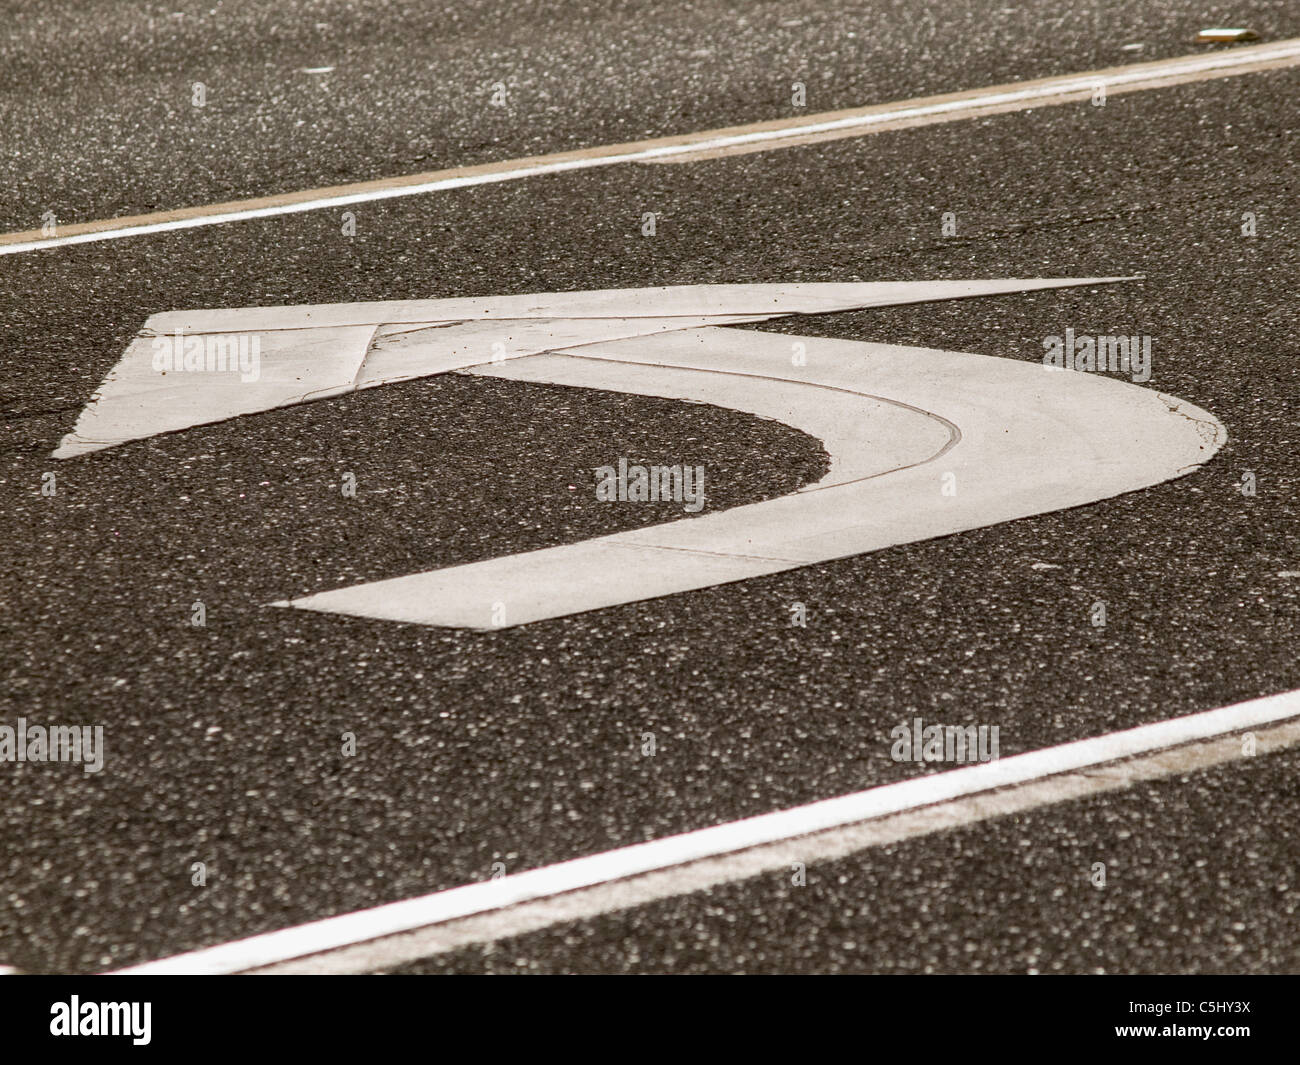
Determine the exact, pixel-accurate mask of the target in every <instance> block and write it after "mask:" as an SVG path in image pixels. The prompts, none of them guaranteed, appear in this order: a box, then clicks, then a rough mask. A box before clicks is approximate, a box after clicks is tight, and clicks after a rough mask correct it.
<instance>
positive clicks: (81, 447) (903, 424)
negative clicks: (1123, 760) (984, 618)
mask: <svg viewBox="0 0 1300 1065" xmlns="http://www.w3.org/2000/svg"><path fill="white" fill-rule="evenodd" d="M1110 280H1121V279H1119V278H1088V279H1052V280H997V281H976V282H914V283H887V284H877V283H871V284H855V285H739V286H692V287H687V288H680V289H642V290H625V291H610V292H591V293H558V294H549V295H535V296H522V297H500V298H495V299H480V300H474V299H471V300H431V301H416V302H411V303H377V304H350V305H337V306H323V307H298V308H254V309H249V310H224V311H197V312H174V313H172V314H167V315H156V316H154V317H153V318H151V319H150V320H149V322H148V324H147V326H146V330H145V332H143V333H142V334H141V336H140V337H139V338H137V340H136V341H135V342H134V343H133V344H132V346H131V347H130V348H129V349H128V351H127V353H126V355H125V356H124V357H123V359H122V361H121V362H120V363H119V364H118V366H117V367H115V368H114V370H113V372H112V373H111V374H110V375H109V379H108V380H107V381H106V382H105V384H104V386H103V388H102V389H101V391H100V393H99V395H98V396H97V397H96V399H95V401H94V402H92V404H91V405H90V406H89V407H88V408H87V409H86V411H85V412H83V414H82V416H81V418H80V419H79V421H78V423H77V427H76V431H75V432H74V433H72V434H70V435H69V436H68V437H66V438H65V439H64V442H63V444H62V445H61V447H60V448H59V450H58V451H57V452H55V454H56V455H58V456H60V457H66V456H69V455H74V454H81V453H83V452H85V451H90V450H96V449H99V448H104V447H111V446H113V445H114V444H118V443H122V442H125V441H126V440H130V439H137V438H141V437H145V436H151V435H154V434H156V433H159V432H168V431H173V430H176V429H180V428H184V427H186V426H188V425H196V424H200V423H203V422H210V421H217V420H221V419H224V418H229V417H233V416H235V415H238V414H244V413H252V412H255V411H260V410H267V409H271V408H273V407H278V406H284V405H288V404H291V403H298V402H304V401H306V400H308V399H313V398H319V397H323V396H327V395H337V394H340V393H342V392H347V391H351V390H354V389H358V388H368V387H374V386H377V385H380V384H386V383H388V382H390V381H396V380H405V379H409V378H412V377H418V376H423V375H427V374H434V373H443V372H447V371H451V370H463V371H468V372H471V373H475V374H479V375H483V376H497V377H509V378H513V379H517V380H525V381H542V382H548V383H556V384H565V385H575V386H581V387H586V388H597V389H605V390H609V391H618V392H629V393H636V394H640V395H653V396H662V397H668V398H674V399H682V400H690V401H696V402H705V403H713V404H717V405H720V406H726V407H732V408H734V409H737V410H743V411H747V412H750V413H753V414H757V415H759V416H761V417H766V418H775V419H777V420H779V421H782V422H785V423H786V424H789V425H792V426H794V427H796V428H799V429H801V430H803V431H805V432H808V433H810V434H812V435H813V436H815V437H817V438H818V439H820V440H821V441H822V442H823V443H824V445H825V446H826V449H827V451H828V453H829V454H830V456H831V468H830V471H829V472H828V474H827V475H826V476H825V477H824V478H823V479H822V480H821V481H819V482H817V483H816V484H815V485H809V486H807V487H805V488H803V489H801V490H800V491H798V492H795V493H793V494H791V495H788V496H784V497H782V498H779V499H774V500H769V501H767V502H763V503H756V504H753V505H750V506H744V507H737V508H734V509H732V510H728V511H724V512H722V513H718V514H711V515H706V516H703V517H699V518H687V519H683V520H680V521H675V522H670V523H668V524H664V525H657V526H652V527H649V528H644V529H639V530H636V531H634V532H627V533H619V534H616V535H613V536H604V537H598V538H596V539H592V540H587V541H584V542H582V543H578V544H572V545H567V546H563V547H555V548H547V549H545V550H541V551H531V552H527V553H523V554H517V555H511V556H507V557H504V558H499V559H492V560H489V561H485V562H477V563H472V564H469V565H463V566H453V567H449V568H446V569H441V570H432V571H429V572H425V573H417V574H412V575H409V576H405V577H398V578H394V579H391V580H384V581H373V582H370V583H367V584H362V585H357V586H354V587H351V588H342V589H338V590H335V591H330V592H324V593H320V594H317V595H312V596H308V597H305V598H302V599H295V600H289V601H285V602H281V603H277V604H275V605H278V606H289V607H296V608H299V609H307V610H318V611H327V612H332V613H339V614H350V615H357V616H362V617H371V618H380V619H387V620H393V621H404V622H412V623H418V624H425V625H442V626H453V627H460V628H479V629H487V628H499V627H503V626H513V625H520V624H526V623H528V622H533V621H540V620H543V619H547V618H555V617H561V616H564V615H567V614H574V613H579V612H581V611H586V610H593V609H597V608H600V607H606V606H612V605H616V604H622V603H631V602H637V601H639V600H643V599H650V598H654V597H657V596H663V595H670V594H673V593H677V592H683V591H690V590H694V589H700V588H707V587H710V586H712V585H716V584H723V583H727V582H731V581H738V580H744V579H747V578H750V577H756V576H762V575H765V574H770V573H776V572H780V571H782V570H787V569H794V568H797V567H800V566H807V565H811V564H814V563H818V562H825V561H829V560H831V559H837V558H844V557H847V556H850V555H855V554H860V553H863V552H867V551H874V550H877V549H879V548H882V547H887V546H890V545H894V544H901V543H908V542H911V541H914V540H922V539H927V538H929V537H934V536H942V535H946V534H949V533H954V532H959V531H962V530H965V529H973V528H978V527H980V526H985V525H992V524H995V523H997V522H1001V521H1007V520H1010V519H1013V518H1022V517H1029V516H1031V515H1034V514H1041V513H1044V512H1047V511H1051V510H1058V509H1062V508H1065V507H1072V506H1079V505H1082V504H1086V503H1092V502H1095V501H1097V500H1100V499H1105V498H1107V497H1109V496H1113V495H1118V494H1120V493H1122V492H1127V491H1133V490H1135V489H1139V488H1145V487H1147V486H1149V485H1153V484H1157V483H1159V482H1161V481H1165V480H1169V479H1171V478H1174V477H1177V476H1180V475H1182V474H1185V473H1188V472H1190V471H1191V470H1193V469H1195V468H1196V467H1198V466H1199V465H1201V464H1202V463H1204V462H1205V461H1207V460H1208V459H1209V458H1210V456H1211V455H1213V454H1214V452H1215V451H1217V450H1218V449H1219V448H1220V447H1221V446H1222V445H1223V443H1224V441H1225V440H1226V439H1227V434H1226V432H1225V430H1224V428H1223V426H1222V425H1221V424H1220V423H1219V421H1218V420H1217V419H1216V418H1214V417H1213V416H1212V415H1210V414H1208V413H1207V412H1205V411H1203V410H1200V409H1199V408H1197V407H1194V406H1192V405H1191V404H1188V403H1184V402H1182V401H1181V400H1178V399H1175V398H1173V397H1170V396H1165V395H1163V394H1161V393H1159V392H1156V391H1153V390H1150V389H1144V388H1139V387H1137V386H1134V385H1131V384H1126V383H1123V382H1120V381H1116V380H1114V379H1110V378H1105V377H1100V376H1094V375H1091V374H1086V373H1075V372H1063V371H1051V370H1048V369H1046V368H1045V367H1043V366H1041V365H1037V364H1034V363H1026V362H1020V361H1012V360H1008V359H1000V358H990V357H988V356H982V355H972V354H961V353H955V352H946V351H933V350H928V349H924V348H908V347H896V346H891V345H884V344H871V343H864V342H858V341H842V340H824V339H815V338H810V337H790V336H784V335H777V334H767V333H756V332H752V331H748V330H744V331H742V330H735V329H727V328H721V327H719V326H721V325H722V324H724V323H726V324H731V323H736V322H740V321H758V320H762V319H766V318H771V317H777V316H781V315H788V314H794V313H822V312H825V311H831V310H841V309H848V308H855V307H868V306H882V305H886V304H895V303H907V302H920V301H924V300H933V299H950V298H957V297H962V296H973V295H986V294H992V293H999V292H1011V291H1022V290H1026V289H1034V288H1052V287H1061V286H1066V285H1086V284H1097V283H1100V282H1102V281H1110ZM448 322H450V323H455V324H453V325H446V324H445V323H448ZM705 323H712V324H711V325H710V326H705ZM702 326H703V327H702ZM178 328H179V329H181V330H183V332H184V333H185V334H189V335H196V334H197V335H203V334H208V335H213V334H217V333H221V334H226V335H228V334H230V333H233V332H258V333H260V334H261V335H262V336H270V337H271V338H272V339H271V340H270V342H269V343H267V342H264V343H263V360H264V372H263V375H262V377H261V378H260V379H259V380H258V381H250V382H242V381H240V379H239V377H238V376H237V375H233V374H227V375H226V376H225V377H220V376H219V375H216V374H212V373H197V372H196V373H190V372H182V373H172V374H169V375H167V380H165V381H164V380H163V379H162V378H161V375H160V374H158V373H157V372H156V371H155V370H154V369H153V365H152V363H151V361H150V353H151V351H152V346H153V344H154V338H155V337H157V336H158V335H159V334H171V333H174V331H175V330H176V329H178ZM795 341H798V342H799V343H801V344H803V345H804V346H805V348H806V359H805V360H804V364H803V365H794V364H793V360H792V359H791V353H792V344H793V343H794V342H795ZM268 349H269V355H268ZM214 377H218V379H220V380H222V381H223V382H224V387H222V388H218V389H213V388H212V381H213V379H214Z"/></svg>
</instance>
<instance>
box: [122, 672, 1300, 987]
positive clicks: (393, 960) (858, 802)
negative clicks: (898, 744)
mask: <svg viewBox="0 0 1300 1065" xmlns="http://www.w3.org/2000/svg"><path fill="white" fill-rule="evenodd" d="M1297 718H1300V691H1290V692H1283V693H1280V694H1277V695H1270V696H1266V697H1264V698H1262V699H1252V700H1250V701H1249V702H1244V703H1237V704H1235V705H1232V706H1226V707H1221V708H1219V709H1217V710H1206V711H1203V712H1201V713H1196V714H1190V715H1188V716H1186V717H1178V718H1173V719H1170V720H1167V721H1160V722H1157V723H1155V724H1151V725H1142V726H1139V727H1137V728H1132V729H1126V730H1124V731H1122V732H1112V733H1110V734H1109V735H1105V736H1097V737H1094V738H1092V739H1086V740H1078V741H1075V742H1073V743H1066V744H1062V745H1060V746H1057V747H1049V748H1047V749H1044V750H1039V751H1032V752H1029V753H1026V754H1020V755H1014V756H1012V757H1009V758H1003V759H1000V760H997V761H993V762H988V763H985V764H982V765H974V766H968V767H966V768H963V769H954V770H949V771H947V772H942V773H934V774H930V775H928V776H923V777H918V778H915V779H911V780H905V781H901V782H899V783H896V784H886V785H884V786H882V787H877V788H870V789H868V790H866V791H860V792H856V793H854V794H851V795H843V796H840V797H838V798H834V799H826V800H823V801H821V802H814V803H810V804H808V805H806V806H799V807H795V808H793V809H789V810H781V811H778V812H776V813H770V814H763V815H761V816H758V817H751V818H747V819H745V820H743V821H733V822H730V823H727V824H721V825H715V826H713V827H712V828H705V829H700V830H698V831H695V832H687V833H684V834H682V835H678V836H669V837H667V838H664V839H658V840H653V841H651V842H649V843H640V844H636V845H633V846H629V847H621V848H619V849H617V850H613V851H607V852H605V853H603V854H593V855H589V856H587V857H584V858H576V859H573V860H571V861H566V862H560V863H559V864H556V865H550V866H545V867H542V868H540V869H532V870H529V871H527V872H523V873H516V874H513V875H509V876H504V877H501V878H500V879H497V880H488V881H484V882H482V883H477V884H467V885H465V886H463V887H458V888H452V889H450V890H447V891H439V892H435V893H433V894H431V895H425V896H423V897H420V898H414V899H407V900H405V901H402V902H395V903H390V904H387V905H384V906H377V907H374V908H373V909H368V910H360V911H357V912H355V913H349V914H343V915H340V916H337V917H329V918H325V919H324V920H320V921H313V922H311V923H310V924H304V925H299V926H297V927H294V928H286V929H283V930H281V931H278V932H269V933H266V934H263V935H257V936H252V937H249V938H247V939H240V940H236V941H234V942H232V943H225V944H222V945H220V946H216V947H210V948H207V949H203V950H196V951H191V952H189V953H186V954H179V955H176V956H174V957H170V958H162V959H160V960H158V961H152V962H146V963H144V964H141V965H134V966H130V967H128V968H125V969H119V970H116V972H118V973H122V974H148V975H180V974H209V975H217V974H229V973H241V972H250V971H254V970H262V969H268V968H271V967H282V966H284V965H285V963H289V962H293V961H295V960H296V959H306V958H309V957H310V956H312V955H322V954H324V953H325V952H331V951H344V950H348V949H351V948H356V947H357V946H359V945H361V944H369V943H373V942H374V941H376V940H381V939H385V938H388V937H399V936H402V935H403V934H408V933H413V932H416V931H417V930H424V929H430V928H433V927H436V926H445V925H449V924H450V923H451V922H456V921H462V920H464V919H466V918H477V917H485V916H486V915H494V914H496V911H507V910H508V908H511V907H520V906H523V905H528V904H535V903H539V902H543V901H546V900H553V899H557V898H559V899H560V901H561V903H562V902H563V899H562V896H564V895H566V894H568V893H570V892H581V891H584V890H588V889H592V888H597V887H602V886H612V885H615V884H617V883H619V882H631V881H633V880H634V879H635V878H639V877H643V876H646V875H648V874H662V873H664V872H666V871H671V870H674V869H676V868H678V867H688V866H691V865H693V864H695V863H700V862H706V861H710V860H714V859H719V858H723V857H726V856H731V855H738V854H740V853H741V852H745V851H750V850H752V849H754V848H761V847H770V846H772V845H777V844H786V843H788V842H790V841H792V840H797V839H798V838H799V837H807V836H811V835H813V834H816V833H826V832H829V831H832V830H838V829H845V828H848V827H850V826H854V825H859V824H861V823H863V822H874V821H877V820H879V819H884V818H889V817H895V816H897V815H904V814H906V815H916V816H924V815H925V813H926V812H927V811H926V808H929V807H935V806H937V805H939V804H951V803H954V802H956V801H958V800H969V802H968V803H967V805H966V807H965V808H964V813H965V816H964V820H957V821H954V820H953V819H952V818H951V817H949V818H948V820H947V821H946V822H944V814H943V813H942V812H940V813H939V814H938V815H937V818H936V824H937V825H938V827H950V826H952V825H954V824H960V823H969V822H970V821H972V820H978V819H979V818H980V817H983V816H989V813H988V812H987V811H992V812H993V814H994V815H996V813H1000V812H1005V810H1004V809H1002V808H1001V807H1000V806H999V797H998V795H997V794H993V793H995V792H997V791H998V790H999V789H1004V788H1013V787H1021V786H1025V785H1041V784H1048V783H1050V781H1049V779H1048V778H1053V777H1057V776H1059V775H1063V774H1076V777H1075V778H1074V779H1073V780H1071V781H1069V782H1068V784H1067V785H1066V787H1065V788H1064V789H1063V792H1062V794H1061V795H1060V796H1058V798H1059V797H1064V798H1073V797H1078V796H1079V795H1083V794H1089V793H1092V792H1097V791H1105V790H1110V789H1112V788H1114V787H1117V786H1124V785H1125V784H1127V783H1131V782H1133V781H1134V780H1137V779H1151V778H1152V777H1153V776H1159V775H1168V774H1171V773H1176V772H1186V771H1187V770H1188V769H1189V768H1195V767H1196V763H1197V760H1198V759H1199V760H1200V764H1215V763H1216V762H1223V761H1228V760H1232V759H1234V758H1241V757H1246V754H1245V751H1244V747H1245V745H1244V744H1241V743H1238V744H1237V745H1236V753H1235V754H1234V753H1233V752H1232V750H1231V749H1229V748H1225V747H1224V746H1222V745H1220V746H1219V747H1217V748H1215V749H1214V750H1212V751H1210V752H1208V753H1207V752H1198V753H1197V754H1196V755H1194V756H1191V757H1190V759H1189V758H1188V757H1184V756H1182V755H1179V753H1178V752H1176V751H1174V750H1173V749H1174V748H1178V747H1180V746H1182V745H1185V744H1193V743H1197V742H1198V741H1207V740H1214V739H1217V738H1220V737H1224V736H1227V735H1229V734H1231V733H1239V732H1243V731H1246V730H1250V729H1259V728H1263V727H1264V726H1270V725H1278V724H1279V723H1281V722H1284V721H1291V722H1294V719H1297ZM1271 735H1273V737H1274V738H1275V739H1276V740H1277V742H1278V743H1281V744H1283V745H1287V744H1290V743H1294V742H1295V741H1296V740H1297V739H1298V738H1300V730H1297V729H1289V730H1273V733H1272V734H1271ZM1161 752H1168V753H1167V754H1166V755H1161ZM1139 756H1159V757H1160V758H1161V759H1163V760H1162V761H1158V762H1155V764H1153V762H1152V760H1148V761H1147V762H1146V763H1145V764H1144V765H1142V766H1141V767H1138V768H1136V769H1134V768H1133V767H1131V766H1130V765H1129V764H1128V763H1125V762H1124V760H1126V759H1135V758H1138V757H1139ZM1207 759H1208V760H1207ZM1039 794H1040V796H1041V795H1043V794H1044V793H1042V792H1040V793H1039ZM1043 801H1045V802H1051V801H1056V799H1054V798H1052V797H1051V795H1050V794H1049V795H1048V796H1047V797H1046V798H1044V800H1043ZM1039 805H1041V803H1039ZM804 843H805V844H806V846H804V847H803V848H802V849H801V851H800V853H801V854H803V855H804V856H805V857H804V858H803V859H802V860H805V861H808V860H816V859H819V858H820V857H821V855H820V854H819V853H817V851H816V844H815V841H813V840H806V841H804ZM839 845H840V846H842V845H843V841H842V840H841V841H840V843H839ZM868 845H869V844H868ZM782 856H784V853H783V855H782ZM742 875H752V871H750V872H748V873H744V874H742ZM722 879H735V877H733V876H725V875H724V876H723V877H722ZM714 882H717V881H714ZM682 885H684V886H680V887H678V888H676V889H675V890H669V891H666V892H661V895H662V894H677V893H680V891H689V890H696V889H697V887H698V886H701V885H699V883H698V881H697V880H692V879H690V878H686V879H684V880H683V881H682ZM671 886H672V885H670V887H671ZM626 897H627V898H631V900H632V901H631V902H625V901H619V900H618V898H617V896H615V898H614V900H613V904H612V905H606V906H605V908H606V909H617V908H622V907H623V906H625V905H631V904H635V903H636V902H637V901H639V900H638V898H637V897H636V895H635V892H633V893H632V894H630V895H628V896H626ZM604 898H605V901H606V903H608V902H609V901H610V897H609V896H608V895H606V896H604ZM556 912H557V913H560V914H562V916H559V917H555V920H566V919H573V918H574V916H575V915H574V914H573V913H572V912H571V911H570V910H566V909H564V908H563V906H561V908H560V909H559V910H557V911H556ZM595 912H601V911H600V910H597V911H595ZM583 915H584V914H581V913H579V914H577V915H576V916H583ZM588 915H589V914H588ZM497 916H499V917H500V919H501V920H500V927H502V928H506V929H509V928H510V921H511V918H510V914H509V913H508V912H506V913H501V914H499V915H497ZM546 923H553V922H552V921H549V920H548V921H547V922H546ZM532 927H537V926H536V925H533V926H532ZM503 934H507V933H503ZM480 938H496V935H495V934H494V933H492V932H491V931H490V930H485V933H484V934H483V935H481V936H480ZM416 949H419V950H425V949H426V947H425V946H424V945H421V946H420V947H418V948H416ZM419 956H422V955H420V954H418V953H417V954H412V953H410V952H409V950H405V951H398V952H395V953H394V952H389V953H387V954H384V955H383V956H382V957H383V960H382V961H381V962H379V964H398V963H400V961H402V960H405V959H409V958H412V957H419ZM373 960H374V958H373V957H372V962H373Z"/></svg>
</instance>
